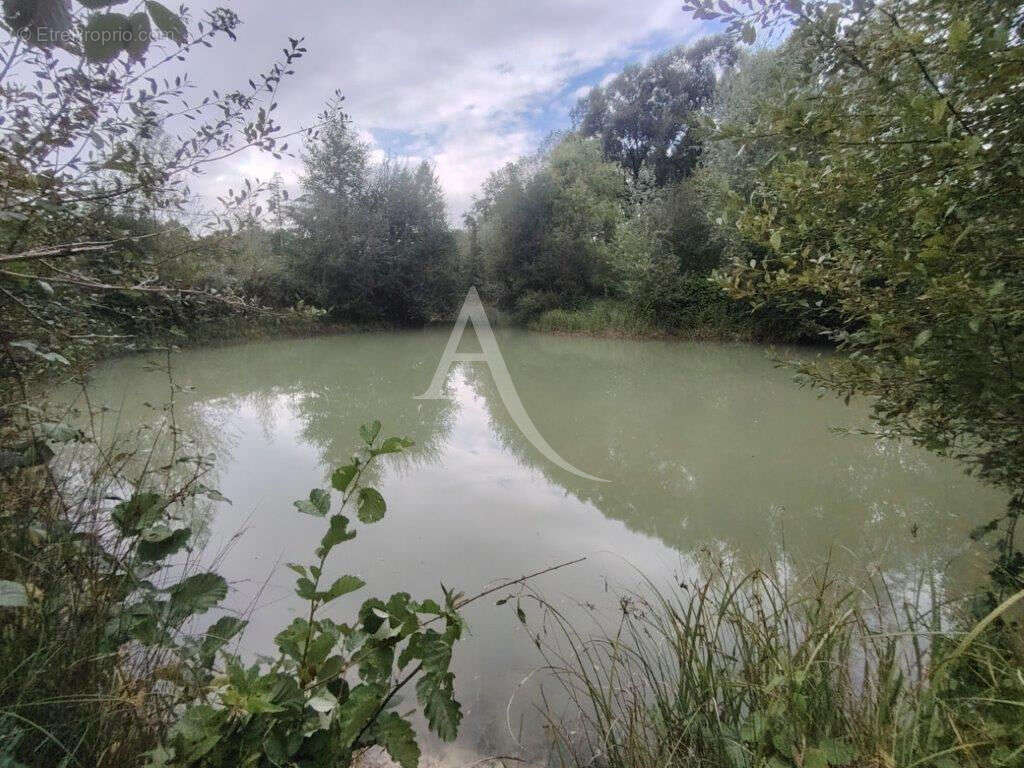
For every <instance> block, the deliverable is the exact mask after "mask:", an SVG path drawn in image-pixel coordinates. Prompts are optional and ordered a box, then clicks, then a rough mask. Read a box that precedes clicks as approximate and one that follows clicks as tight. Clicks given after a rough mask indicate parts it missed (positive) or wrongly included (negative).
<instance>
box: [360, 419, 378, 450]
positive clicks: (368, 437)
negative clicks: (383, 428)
mask: <svg viewBox="0 0 1024 768" xmlns="http://www.w3.org/2000/svg"><path fill="white" fill-rule="evenodd" d="M379 434H380V422H379V421H374V422H373V423H372V424H363V426H361V427H360V428H359V435H360V436H361V437H362V438H363V442H364V443H366V444H367V445H373V441H374V440H376V439H377V435H379Z"/></svg>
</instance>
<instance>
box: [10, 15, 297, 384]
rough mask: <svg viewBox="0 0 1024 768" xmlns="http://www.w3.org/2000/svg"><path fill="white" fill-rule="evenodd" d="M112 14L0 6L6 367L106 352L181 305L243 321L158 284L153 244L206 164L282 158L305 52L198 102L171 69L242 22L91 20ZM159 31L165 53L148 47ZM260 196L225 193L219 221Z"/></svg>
mask: <svg viewBox="0 0 1024 768" xmlns="http://www.w3.org/2000/svg"><path fill="white" fill-rule="evenodd" d="M106 5H107V4H102V3H95V2H75V3H70V2H59V1H57V0H18V2H5V3H4V6H3V8H4V25H3V29H4V31H5V32H6V33H7V35H6V36H5V38H6V39H4V40H3V41H2V42H0V53H2V55H0V60H2V61H3V66H2V68H0V112H2V115H3V120H4V122H3V125H2V128H0V244H2V245H0V253H2V254H3V255H0V302H2V303H3V304H4V313H5V314H4V317H5V328H4V329H3V334H2V336H0V342H2V343H3V350H4V353H5V357H4V361H5V362H4V365H5V367H7V368H8V369H13V368H17V367H18V366H19V365H25V364H26V363H27V362H28V361H30V360H33V359H43V360H46V361H51V360H56V359H58V358H59V359H60V360H63V359H68V358H74V357H75V356H76V354H77V353H78V352H83V351H84V349H83V348H84V346H85V345H87V344H93V343H96V342H97V341H98V340H103V341H106V342H108V343H113V342H115V341H117V340H118V339H122V338H124V337H125V335H126V333H125V331H123V330H122V329H121V327H120V320H119V318H128V319H129V320H131V321H134V320H136V319H142V318H141V316H143V315H147V314H149V315H152V314H155V313H159V312H162V311H163V310H165V309H167V302H169V301H170V302H174V301H179V300H182V299H183V298H184V297H188V299H187V301H189V302H192V303H196V304H198V303H205V302H217V303H220V304H226V303H230V304H232V305H233V306H235V307H241V306H242V305H243V304H244V302H242V301H241V300H240V299H238V298H237V297H227V298H225V297H215V296H212V295H211V294H209V293H208V292H206V291H203V290H201V289H197V288H195V287H194V286H191V285H173V286H168V285H165V284H162V283H161V282H159V277H160V274H159V269H158V268H157V265H156V264H155V263H154V262H153V261H151V260H150V259H148V258H147V252H148V249H147V248H146V245H147V243H146V241H147V240H153V239H156V238H159V237H161V236H162V234H163V232H164V231H170V230H174V231H177V230H178V229H180V227H179V226H178V225H177V224H176V223H174V222H173V221H170V222H169V221H168V220H169V219H171V218H172V217H173V216H174V215H176V214H178V213H181V212H182V211H183V210H184V208H185V207H186V204H187V203H188V201H189V200H190V197H191V195H190V192H189V187H188V181H189V179H190V177H192V176H193V175H195V174H197V173H201V172H202V171H203V169H204V168H206V167H207V166H208V165H209V164H210V163H213V162H215V161H217V160H220V159H223V158H225V157H228V156H231V155H234V154H236V153H238V152H240V151H242V150H244V149H248V148H256V149H259V150H264V151H268V152H271V153H274V154H275V155H278V156H280V154H281V152H283V151H286V149H287V144H286V142H283V138H284V133H283V131H282V129H281V127H280V125H279V124H278V123H277V122H276V120H275V119H274V117H273V112H274V109H275V107H276V103H275V98H276V94H277V91H278V88H279V87H280V84H281V82H282V80H283V79H284V78H285V77H287V76H288V75H289V74H290V73H291V71H292V70H291V69H290V67H291V66H292V65H293V63H294V62H295V61H296V60H298V59H300V58H301V57H302V55H303V53H304V52H305V49H304V48H303V47H302V45H301V40H291V41H290V42H289V46H288V47H287V48H286V49H285V52H284V55H283V57H282V59H281V61H279V62H277V63H275V64H273V65H272V66H271V67H270V68H269V69H268V70H267V71H266V72H265V73H262V74H259V75H256V76H255V77H254V78H253V79H252V80H250V81H249V83H248V85H247V86H245V87H243V88H241V89H238V90H233V91H230V92H224V93H220V92H214V93H212V94H210V95H207V96H205V97H202V98H200V99H194V98H192V97H191V96H190V95H189V92H190V91H191V89H192V87H193V85H192V83H191V82H190V80H189V78H188V76H187V74H184V73H175V72H172V73H168V71H167V70H168V68H170V67H172V66H174V65H175V63H176V62H181V61H186V60H187V57H188V54H189V53H190V52H191V51H192V49H194V48H196V47H199V46H208V45H212V44H213V41H215V40H218V39H220V38H222V37H227V38H233V37H234V30H235V29H236V28H237V25H238V24H239V19H238V17H237V16H236V15H235V14H234V13H233V12H231V11H229V10H226V9H223V8H218V9H215V10H213V11H209V12H207V13H206V14H205V16H204V17H203V19H202V20H199V21H196V22H193V20H192V19H190V18H188V17H186V16H181V15H179V14H177V13H173V12H171V11H170V10H168V9H167V8H166V7H164V6H163V5H161V4H160V3H158V2H154V1H153V0H149V1H148V2H145V3H143V4H141V5H140V6H139V8H138V10H137V11H136V12H134V13H132V14H130V15H125V14H121V13H114V12H111V11H108V10H98V9H99V8H100V7H101V6H103V7H106ZM154 28H155V29H156V30H159V31H160V32H161V33H163V35H164V38H165V39H164V40H163V41H162V42H160V43H156V42H152V43H151V41H152V40H153V39H154V34H153V32H154ZM158 78H159V79H158ZM258 191H259V188H258V185H256V186H254V185H253V184H251V183H246V184H244V185H242V186H241V187H240V188H239V190H238V191H237V192H235V191H234V190H231V191H230V192H229V194H228V195H227V196H225V197H224V198H223V202H224V205H225V208H226V209H227V211H229V212H230V211H231V210H233V209H234V208H236V207H237V206H246V205H248V203H249V201H250V200H251V199H252V197H253V196H254V195H255V194H257V193H258ZM125 304H129V305H131V306H132V307H133V310H132V311H128V310H126V309H125V308H124V306H123V305H125ZM175 311H176V310H175ZM11 342H25V343H24V344H19V345H17V346H14V347H12V346H10V344H11ZM57 348H59V349H60V352H59V353H58V357H57V358H54V357H53V356H52V354H51V353H52V352H53V350H55V349H57ZM27 350H30V351H34V352H36V353H38V354H37V355H36V357H35V358H34V357H33V356H32V355H31V354H28V353H27V352H26V351H27Z"/></svg>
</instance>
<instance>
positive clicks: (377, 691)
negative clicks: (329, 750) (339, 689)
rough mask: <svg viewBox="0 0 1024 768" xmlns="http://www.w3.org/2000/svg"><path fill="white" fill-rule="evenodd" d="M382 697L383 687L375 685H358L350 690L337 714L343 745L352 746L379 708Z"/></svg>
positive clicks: (383, 693)
mask: <svg viewBox="0 0 1024 768" xmlns="http://www.w3.org/2000/svg"><path fill="white" fill-rule="evenodd" d="M384 695H385V691H384V687H383V686H381V685H377V684H376V683H372V684H371V683H360V684H359V685H357V686H356V687H355V688H353V689H352V690H351V692H350V693H349V695H348V698H347V699H345V703H344V704H342V705H341V706H340V707H338V714H337V717H338V725H339V726H340V730H341V732H340V738H341V742H342V743H343V744H344V745H346V746H351V745H352V742H354V741H355V740H356V736H358V735H359V732H360V731H362V730H363V728H364V727H365V726H366V725H367V724H368V723H369V722H370V719H371V718H372V717H373V715H374V714H375V713H376V711H377V709H378V708H379V707H380V703H381V701H382V700H383V699H384Z"/></svg>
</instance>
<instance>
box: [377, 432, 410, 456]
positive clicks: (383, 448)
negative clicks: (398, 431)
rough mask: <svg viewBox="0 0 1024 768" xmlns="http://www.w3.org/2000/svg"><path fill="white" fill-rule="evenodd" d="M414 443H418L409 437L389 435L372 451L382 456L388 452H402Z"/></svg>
mask: <svg viewBox="0 0 1024 768" xmlns="http://www.w3.org/2000/svg"><path fill="white" fill-rule="evenodd" d="M414 445H416V443H414V442H413V441H412V440H410V439H409V438H407V437H389V438H388V439H387V440H385V441H384V442H382V443H381V444H380V447H379V448H374V449H373V450H372V451H370V453H372V454H373V455H374V456H382V455H384V454H386V453H401V452H402V451H404V450H405V449H406V448H411V447H412V446H414Z"/></svg>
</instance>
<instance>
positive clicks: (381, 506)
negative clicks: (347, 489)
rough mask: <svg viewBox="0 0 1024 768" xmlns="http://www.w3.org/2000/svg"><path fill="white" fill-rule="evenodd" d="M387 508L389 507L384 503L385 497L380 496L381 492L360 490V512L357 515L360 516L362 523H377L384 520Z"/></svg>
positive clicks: (369, 489) (370, 489)
mask: <svg viewBox="0 0 1024 768" xmlns="http://www.w3.org/2000/svg"><path fill="white" fill-rule="evenodd" d="M387 508H388V505H387V503H386V502H385V501H384V497H383V496H381V495H380V491H378V490H376V489H375V488H360V489H359V510H358V512H357V514H358V515H359V520H360V522H363V523H376V522H377V521H378V520H381V519H383V517H384V513H385V512H386V511H387Z"/></svg>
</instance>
